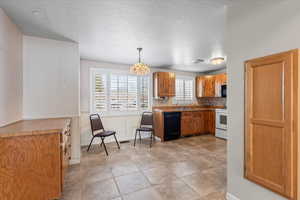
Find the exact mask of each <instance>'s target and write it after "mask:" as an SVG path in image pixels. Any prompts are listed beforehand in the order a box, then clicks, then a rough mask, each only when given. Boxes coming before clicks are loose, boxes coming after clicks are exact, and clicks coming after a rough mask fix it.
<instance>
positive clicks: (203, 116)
mask: <svg viewBox="0 0 300 200" xmlns="http://www.w3.org/2000/svg"><path fill="white" fill-rule="evenodd" d="M214 113H215V111H196V112H182V114H181V135H182V136H188V135H195V134H204V133H210V134H214V133H215V118H214V116H215V114H214Z"/></svg>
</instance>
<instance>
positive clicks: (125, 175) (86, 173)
mask: <svg viewBox="0 0 300 200" xmlns="http://www.w3.org/2000/svg"><path fill="white" fill-rule="evenodd" d="M132 144H133V143H132V142H131V143H123V144H121V150H118V149H117V146H116V144H115V143H110V144H108V145H107V147H108V151H109V156H108V157H107V156H106V155H105V153H104V150H103V149H102V148H100V146H99V145H94V146H92V148H91V150H90V152H88V153H87V152H86V148H83V149H82V159H81V164H80V165H76V166H72V167H70V169H69V170H68V172H67V175H66V182H65V188H64V195H63V199H64V200H224V199H225V193H226V142H225V141H224V140H221V139H217V138H215V137H213V136H209V135H203V136H195V137H188V138H182V139H178V140H173V141H169V142H165V143H161V142H156V143H155V144H154V146H153V147H152V148H151V149H150V148H149V145H148V144H149V143H148V140H147V139H145V140H143V141H142V144H139V143H138V144H137V146H136V147H133V145H132Z"/></svg>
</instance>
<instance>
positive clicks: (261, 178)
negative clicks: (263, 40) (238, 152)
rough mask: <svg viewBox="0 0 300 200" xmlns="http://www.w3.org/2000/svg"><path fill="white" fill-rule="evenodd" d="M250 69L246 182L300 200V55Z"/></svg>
mask: <svg viewBox="0 0 300 200" xmlns="http://www.w3.org/2000/svg"><path fill="white" fill-rule="evenodd" d="M245 65H246V68H245V71H246V72H245V73H246V74H245V75H246V76H245V77H246V80H245V86H246V87H245V89H246V91H245V100H246V101H245V177H246V178H247V179H249V180H250V181H253V182H255V183H257V184H259V185H261V186H263V187H266V188H268V189H270V190H272V191H274V192H276V193H278V194H280V195H282V196H284V197H286V198H288V199H289V200H298V199H300V197H299V194H298V193H299V192H300V191H299V186H300V182H299V181H300V178H299V177H300V176H299V173H300V171H299V170H300V163H299V160H300V159H299V150H300V148H299V128H298V127H299V119H300V116H299V115H300V110H299V103H300V102H299V94H300V93H299V92H300V91H299V88H300V87H299V85H300V81H299V75H300V74H299V71H300V69H299V67H300V64H299V50H292V51H288V52H284V53H280V54H275V55H271V56H267V57H263V58H257V59H253V60H249V61H247V62H246V63H245Z"/></svg>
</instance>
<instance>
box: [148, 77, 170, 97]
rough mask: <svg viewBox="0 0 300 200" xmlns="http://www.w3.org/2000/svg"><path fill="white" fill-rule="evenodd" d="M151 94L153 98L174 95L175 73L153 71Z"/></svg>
mask: <svg viewBox="0 0 300 200" xmlns="http://www.w3.org/2000/svg"><path fill="white" fill-rule="evenodd" d="M153 95H154V97H155V98H160V97H173V96H175V74H174V73H171V72H155V73H154V74H153Z"/></svg>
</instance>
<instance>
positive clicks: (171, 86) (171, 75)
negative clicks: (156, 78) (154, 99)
mask: <svg viewBox="0 0 300 200" xmlns="http://www.w3.org/2000/svg"><path fill="white" fill-rule="evenodd" d="M168 81H169V84H168V96H170V97H173V96H175V93H176V92H175V85H176V80H175V74H174V73H171V72H169V73H168Z"/></svg>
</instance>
